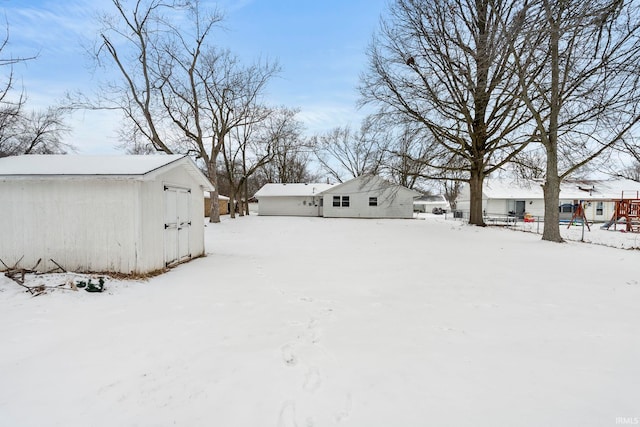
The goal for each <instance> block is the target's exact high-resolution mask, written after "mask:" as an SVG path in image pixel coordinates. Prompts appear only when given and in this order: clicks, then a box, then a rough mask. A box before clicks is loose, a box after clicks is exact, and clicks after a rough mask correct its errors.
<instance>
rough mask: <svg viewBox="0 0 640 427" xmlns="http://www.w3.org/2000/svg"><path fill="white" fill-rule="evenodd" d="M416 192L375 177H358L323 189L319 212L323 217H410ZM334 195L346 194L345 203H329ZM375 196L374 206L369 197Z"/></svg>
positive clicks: (411, 216)
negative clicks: (321, 207) (322, 204)
mask: <svg viewBox="0 0 640 427" xmlns="http://www.w3.org/2000/svg"><path fill="white" fill-rule="evenodd" d="M416 195H417V193H414V192H413V191H412V190H409V189H407V188H404V187H401V186H398V185H393V184H390V183H388V182H386V181H384V180H382V179H379V178H377V177H360V178H356V179H353V180H351V181H348V182H346V183H345V184H342V185H339V186H336V187H335V188H332V189H330V190H328V191H325V192H324V193H323V197H324V206H323V216H324V217H327V218H413V198H414V196H416ZM334 196H340V197H342V196H349V207H344V206H342V203H341V206H333V197H334ZM371 197H375V198H377V206H369V199H370V198H371Z"/></svg>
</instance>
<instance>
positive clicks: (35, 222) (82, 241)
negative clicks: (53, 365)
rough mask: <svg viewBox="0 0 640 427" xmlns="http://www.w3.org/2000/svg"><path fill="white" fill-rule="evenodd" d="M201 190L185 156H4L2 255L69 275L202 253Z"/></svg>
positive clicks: (140, 270)
mask: <svg viewBox="0 0 640 427" xmlns="http://www.w3.org/2000/svg"><path fill="white" fill-rule="evenodd" d="M206 189H208V190H212V187H211V184H210V183H209V181H208V179H207V178H206V177H205V176H204V175H203V174H202V172H201V171H200V170H199V169H198V167H197V166H196V165H195V163H194V162H193V161H192V160H191V159H190V158H189V157H187V156H183V155H154V156H75V155H29V156H18V157H6V158H2V159H0V194H2V203H0V236H2V237H1V238H2V244H1V245H0V259H1V260H2V261H3V262H4V263H5V264H6V265H7V266H9V267H12V266H13V265H15V264H16V263H17V264H18V266H19V267H22V268H32V267H34V266H35V265H36V264H37V268H36V269H37V270H38V271H49V270H52V269H54V268H55V267H56V264H54V262H53V261H55V263H57V264H59V265H61V266H63V267H64V268H65V269H67V270H69V271H82V272H118V273H124V274H146V273H150V272H154V271H158V270H161V269H163V268H166V267H168V266H171V265H173V264H176V263H179V262H182V261H186V260H188V259H191V258H195V257H199V256H201V255H203V254H204V217H203V215H202V212H203V209H204V206H203V204H204V199H203V197H202V194H203V191H204V190H206ZM38 260H40V262H39V263H38ZM0 268H3V267H2V266H1V265H0Z"/></svg>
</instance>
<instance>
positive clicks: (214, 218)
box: [207, 157, 220, 223]
mask: <svg viewBox="0 0 640 427" xmlns="http://www.w3.org/2000/svg"><path fill="white" fill-rule="evenodd" d="M207 170H208V172H209V181H210V182H211V185H213V188H214V191H212V192H211V213H210V214H209V222H214V223H218V222H220V197H219V196H220V193H219V192H218V174H217V171H216V158H215V157H212V158H211V160H210V161H209V163H208V164H207Z"/></svg>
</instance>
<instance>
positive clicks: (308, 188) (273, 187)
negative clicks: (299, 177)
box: [255, 183, 335, 199]
mask: <svg viewBox="0 0 640 427" xmlns="http://www.w3.org/2000/svg"><path fill="white" fill-rule="evenodd" d="M334 186H335V184H319V183H305V184H265V185H264V186H263V187H262V188H261V189H260V190H258V191H257V192H256V194H255V197H256V198H258V199H259V198H260V197H282V196H315V195H317V194H318V193H321V192H323V191H325V190H328V189H330V188H331V187H334Z"/></svg>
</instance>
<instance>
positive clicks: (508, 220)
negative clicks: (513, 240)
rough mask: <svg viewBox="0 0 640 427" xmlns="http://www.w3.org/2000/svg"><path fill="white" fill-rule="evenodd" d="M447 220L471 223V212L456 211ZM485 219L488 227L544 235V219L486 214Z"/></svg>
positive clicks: (531, 216)
mask: <svg viewBox="0 0 640 427" xmlns="http://www.w3.org/2000/svg"><path fill="white" fill-rule="evenodd" d="M446 218H447V219H453V220H458V221H469V211H461V210H454V211H451V212H449V213H447V214H446ZM483 218H484V222H485V224H487V225H488V226H498V227H510V228H513V229H517V230H522V231H528V232H532V233H537V234H542V231H543V227H544V225H543V224H544V217H543V216H534V215H529V214H527V215H511V214H504V213H491V212H484V213H483Z"/></svg>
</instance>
